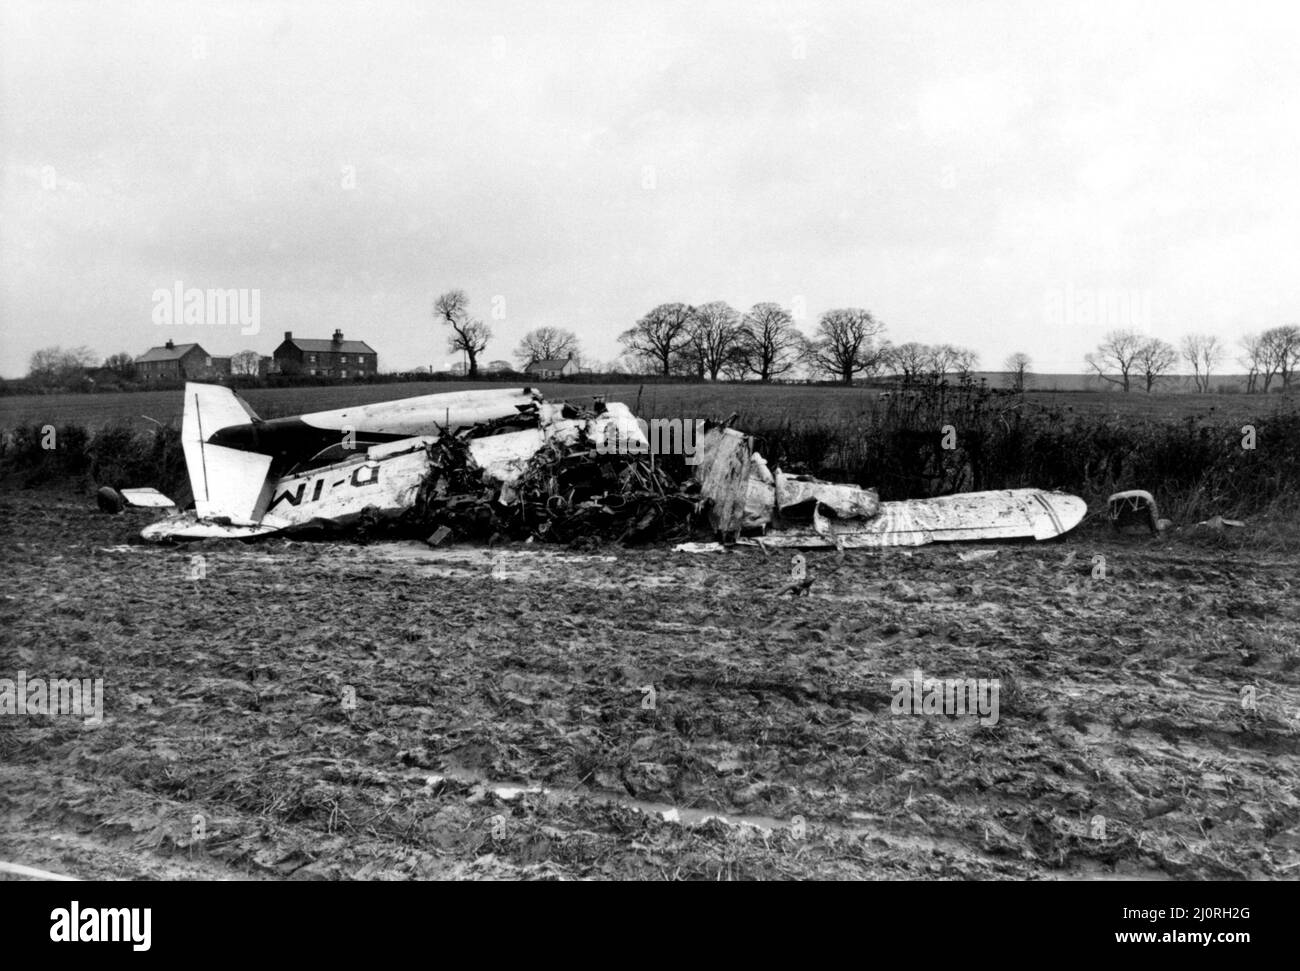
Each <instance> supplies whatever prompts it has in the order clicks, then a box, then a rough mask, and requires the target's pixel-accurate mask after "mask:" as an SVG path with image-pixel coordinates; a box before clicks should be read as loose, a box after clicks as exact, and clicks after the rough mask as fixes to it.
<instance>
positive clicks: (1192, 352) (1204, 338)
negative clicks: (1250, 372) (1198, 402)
mask: <svg viewBox="0 0 1300 971" xmlns="http://www.w3.org/2000/svg"><path fill="white" fill-rule="evenodd" d="M1179 350H1180V351H1181V353H1182V355H1183V360H1185V361H1186V362H1187V363H1188V364H1190V365H1191V366H1192V381H1193V382H1194V383H1195V385H1196V390H1197V391H1209V390H1210V374H1211V373H1212V372H1213V371H1214V369H1215V368H1216V367H1218V365H1219V363H1220V362H1221V361H1222V360H1223V355H1224V346H1223V342H1222V341H1220V340H1219V338H1218V337H1216V336H1215V335H1213V334H1188V335H1187V336H1186V337H1184V338H1183V339H1182V342H1181V343H1180V344H1179Z"/></svg>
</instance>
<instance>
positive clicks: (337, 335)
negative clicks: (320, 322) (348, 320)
mask: <svg viewBox="0 0 1300 971" xmlns="http://www.w3.org/2000/svg"><path fill="white" fill-rule="evenodd" d="M334 343H335V344H342V343H343V331H341V330H338V329H335V331H334Z"/></svg>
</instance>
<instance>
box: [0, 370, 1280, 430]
mask: <svg viewBox="0 0 1300 971" xmlns="http://www.w3.org/2000/svg"><path fill="white" fill-rule="evenodd" d="M518 386H519V385H518V383H517V382H515V383H511V382H500V383H493V382H485V381H473V382H470V381H464V382H451V381H446V382H437V383H433V382H412V383H409V384H383V385H337V386H330V387H312V388H269V389H259V390H251V391H248V392H247V393H246V395H245V397H246V398H247V400H248V402H249V404H250V405H251V406H252V407H253V409H254V410H255V411H256V412H257V413H258V414H259V415H260V416H261V417H263V418H275V417H278V416H282V415H296V414H301V413H303V412H310V411H327V410H332V409H335V408H345V407H348V406H349V405H359V404H368V403H370V402H375V401H390V400H393V399H396V398H409V397H413V396H416V395H426V394H440V393H444V392H449V391H460V390H466V389H487V388H510V387H518ZM534 386H535V387H537V388H539V389H540V390H541V391H542V393H543V394H545V395H546V397H547V398H550V399H573V400H578V399H580V398H583V397H589V396H592V395H605V396H606V397H607V398H608V399H609V400H611V401H622V402H624V403H626V404H627V405H629V406H631V407H633V408H637V405H638V399H639V402H640V407H639V408H637V411H638V413H639V414H641V415H643V416H644V417H647V418H653V417H680V418H714V419H722V418H725V417H727V416H728V415H730V414H732V413H733V412H736V413H738V414H739V416H740V418H739V424H740V427H742V428H743V427H746V426H747V425H751V424H757V425H762V424H769V423H771V422H772V421H774V420H789V421H791V422H794V423H802V422H805V421H808V422H814V423H818V424H820V423H822V422H823V421H824V420H826V419H828V418H829V419H834V422H835V423H836V424H841V423H843V422H844V421H845V420H850V421H851V420H852V419H853V418H854V417H855V416H857V415H859V414H862V413H863V412H867V411H870V410H872V409H873V408H874V407H875V406H876V405H877V403H878V401H879V396H880V392H879V391H876V390H871V389H865V388H836V387H820V386H806V385H775V386H772V385H769V386H763V385H755V384H717V385H701V384H647V385H645V386H644V387H641V386H638V385H635V384H570V383H565V384H558V383H547V382H543V383H540V384H536V385H534ZM181 397H182V395H181V392H179V391H142V392H135V393H114V394H56V395H27V396H15V397H6V398H0V429H3V428H14V427H17V426H19V425H24V424H30V423H33V422H34V423H37V424H47V423H48V424H51V425H55V426H58V427H62V426H63V425H66V424H78V425H84V426H85V427H86V428H88V429H95V428H99V427H102V426H103V425H105V424H108V423H111V422H116V421H122V420H128V421H139V422H140V424H141V426H142V427H143V426H147V425H148V422H146V421H144V418H143V417H142V416H147V417H148V418H152V419H154V420H156V421H160V422H163V423H168V422H175V423H179V422H180V416H181ZM1025 400H1026V401H1027V402H1028V403H1029V404H1030V406H1031V407H1038V408H1044V409H1057V410H1060V411H1062V412H1066V413H1067V414H1068V413H1070V412H1074V413H1077V414H1098V415H1111V416H1116V415H1121V416H1122V415H1133V416H1138V417H1143V418H1153V419H1184V418H1188V417H1198V418H1202V419H1205V420H1210V421H1236V420H1239V419H1240V420H1246V419H1252V418H1253V419H1262V418H1264V417H1267V416H1268V415H1271V414H1273V413H1275V412H1276V411H1277V410H1279V409H1282V410H1290V411H1294V410H1296V408H1297V404H1298V403H1300V393H1295V392H1293V393H1291V394H1288V395H1280V394H1272V395H1267V396H1264V395H1241V394H1152V395H1147V394H1143V393H1140V392H1130V393H1129V394H1122V393H1118V392H1099V391H1062V392H1050V391H1031V392H1029V393H1027V394H1026V395H1025Z"/></svg>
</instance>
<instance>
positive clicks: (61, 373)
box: [27, 346, 98, 389]
mask: <svg viewBox="0 0 1300 971" xmlns="http://www.w3.org/2000/svg"><path fill="white" fill-rule="evenodd" d="M96 360H98V358H97V357H96V355H95V352H94V351H92V350H91V349H90V348H89V347H84V346H82V347H71V348H68V349H67V350H64V349H63V348H62V347H58V346H55V347H43V348H41V349H40V350H39V351H37V352H35V353H34V354H33V355H32V356H31V358H30V360H29V361H28V368H27V377H28V379H29V380H30V381H32V382H33V383H34V384H37V385H40V386H41V387H44V388H50V389H53V388H66V387H70V386H72V385H74V384H77V383H79V382H80V381H81V379H82V378H83V377H84V376H85V373H86V369H87V368H89V367H94V364H95V361H96Z"/></svg>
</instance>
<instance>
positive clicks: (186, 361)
mask: <svg viewBox="0 0 1300 971" xmlns="http://www.w3.org/2000/svg"><path fill="white" fill-rule="evenodd" d="M135 372H136V375H137V376H138V377H139V379H140V380H141V381H144V382H146V383H154V382H159V381H199V380H211V379H212V378H218V377H222V376H223V375H224V376H229V375H230V358H228V357H213V356H212V355H211V354H209V353H208V352H207V351H205V350H204V349H203V348H202V347H201V346H199V345H198V344H177V343H174V342H173V341H168V342H167V343H166V344H163V345H162V346H161V347H151V348H149V350H147V351H145V352H144V353H143V354H141V355H140V356H139V357H137V358H136V359H135Z"/></svg>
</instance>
